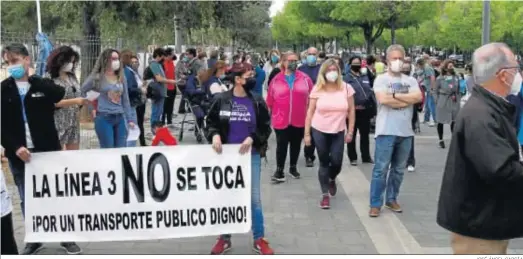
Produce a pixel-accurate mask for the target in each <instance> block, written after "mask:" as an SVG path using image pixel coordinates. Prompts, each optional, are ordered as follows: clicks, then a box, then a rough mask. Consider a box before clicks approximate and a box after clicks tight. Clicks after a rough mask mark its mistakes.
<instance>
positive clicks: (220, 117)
mask: <svg viewBox="0 0 523 259" xmlns="http://www.w3.org/2000/svg"><path fill="white" fill-rule="evenodd" d="M232 97H233V93H232V90H229V91H227V92H223V93H221V94H219V95H217V96H216V97H215V98H214V101H213V103H212V105H211V108H210V109H209V112H208V114H207V117H206V118H205V122H206V135H207V139H208V140H209V142H212V137H213V136H214V135H216V134H219V135H220V137H221V140H222V143H223V144H227V138H228V136H229V119H230V114H231V110H232ZM247 97H249V98H250V99H251V100H252V101H253V104H254V110H255V112H256V131H255V132H254V133H252V134H251V137H252V139H253V144H252V147H253V148H254V149H256V150H257V151H258V152H260V155H262V157H263V156H264V155H265V152H266V149H267V143H268V140H269V137H270V135H271V133H272V129H271V119H270V115H269V109H268V108H267V104H265V101H264V100H263V98H262V97H260V96H259V95H256V94H252V93H250V92H249V93H247ZM227 115H229V116H227Z"/></svg>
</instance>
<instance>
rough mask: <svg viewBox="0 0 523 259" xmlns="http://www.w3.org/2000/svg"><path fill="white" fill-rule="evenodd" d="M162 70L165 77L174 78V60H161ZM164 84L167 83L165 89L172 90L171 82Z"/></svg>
mask: <svg viewBox="0 0 523 259" xmlns="http://www.w3.org/2000/svg"><path fill="white" fill-rule="evenodd" d="M163 70H164V72H165V78H167V79H173V80H175V79H176V74H175V71H176V69H175V66H174V62H173V61H172V60H165V61H164V62H163ZM166 85H167V90H174V85H173V84H166Z"/></svg>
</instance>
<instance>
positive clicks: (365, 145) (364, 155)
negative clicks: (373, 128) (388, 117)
mask: <svg viewBox="0 0 523 259" xmlns="http://www.w3.org/2000/svg"><path fill="white" fill-rule="evenodd" d="M371 119H372V116H371V115H370V112H369V111H368V110H356V121H355V122H354V132H353V134H352V136H353V137H352V141H351V142H350V143H347V155H348V156H349V160H350V161H356V160H358V153H357V152H356V138H357V135H356V134H357V133H358V130H359V131H360V152H361V159H362V160H364V161H368V160H370V158H371V157H370V150H369V133H370V120H371Z"/></svg>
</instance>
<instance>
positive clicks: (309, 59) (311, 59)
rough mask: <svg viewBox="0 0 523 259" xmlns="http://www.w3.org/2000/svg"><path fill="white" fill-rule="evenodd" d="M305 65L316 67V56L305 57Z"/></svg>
mask: <svg viewBox="0 0 523 259" xmlns="http://www.w3.org/2000/svg"><path fill="white" fill-rule="evenodd" d="M307 64H308V65H309V66H314V65H316V56H314V55H308V56H307Z"/></svg>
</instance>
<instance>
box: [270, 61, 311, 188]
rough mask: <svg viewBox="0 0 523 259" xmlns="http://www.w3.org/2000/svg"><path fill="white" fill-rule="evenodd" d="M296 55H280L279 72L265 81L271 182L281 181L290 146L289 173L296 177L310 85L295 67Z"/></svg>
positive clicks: (298, 174)
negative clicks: (272, 146)
mask: <svg viewBox="0 0 523 259" xmlns="http://www.w3.org/2000/svg"><path fill="white" fill-rule="evenodd" d="M298 60H299V57H298V55H296V54H295V53H293V52H289V53H286V54H285V55H283V60H282V68H281V69H282V71H281V72H280V73H278V74H277V75H276V76H275V77H274V79H273V80H272V81H271V83H270V84H269V90H268V91H267V106H268V107H269V110H270V111H271V122H272V127H273V128H274V131H275V132H276V166H277V168H276V172H275V173H274V175H273V176H272V180H273V181H275V182H284V181H285V174H284V171H283V170H284V166H285V160H286V158H287V150H288V149H289V146H290V159H289V160H290V168H289V174H290V175H291V176H292V177H293V178H295V179H298V178H300V173H299V172H298V169H297V167H296V165H297V163H298V157H299V155H300V149H301V142H302V140H303V134H304V128H305V117H306V115H307V105H308V103H309V93H310V92H311V90H312V88H313V86H314V84H313V83H312V80H311V79H310V77H309V76H307V75H306V74H305V73H303V72H301V71H299V70H297V67H298Z"/></svg>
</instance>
